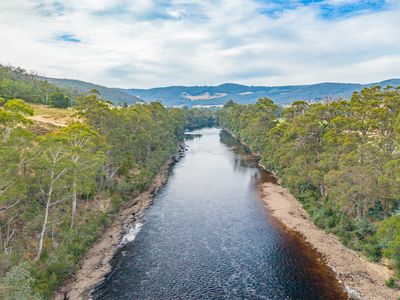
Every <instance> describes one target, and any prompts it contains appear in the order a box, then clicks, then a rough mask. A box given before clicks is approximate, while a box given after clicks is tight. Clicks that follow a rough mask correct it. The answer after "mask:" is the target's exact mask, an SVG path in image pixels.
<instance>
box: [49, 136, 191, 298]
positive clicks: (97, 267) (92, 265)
mask: <svg viewBox="0 0 400 300" xmlns="http://www.w3.org/2000/svg"><path fill="white" fill-rule="evenodd" d="M184 149H185V146H184V143H183V142H182V143H179V146H178V148H177V152H176V154H175V155H173V156H172V157H171V158H170V159H169V160H168V161H167V162H165V163H164V165H163V166H162V168H161V169H160V171H159V173H158V174H157V175H156V176H155V178H154V180H153V182H152V184H151V186H150V187H149V189H148V190H147V191H145V192H143V193H141V194H139V195H138V196H137V197H135V198H133V199H132V200H130V201H128V202H127V203H126V204H125V205H124V206H123V207H122V208H121V210H120V212H119V214H118V216H117V217H116V218H115V220H114V221H113V223H112V224H111V225H110V227H109V228H108V229H107V230H106V231H105V232H103V234H102V235H101V237H100V238H99V239H98V241H97V242H96V243H95V244H94V245H93V247H92V248H91V249H90V250H89V251H88V252H87V253H86V254H85V256H84V257H83V259H82V260H81V263H80V267H79V270H78V271H77V272H76V273H75V275H74V276H73V277H72V278H70V279H69V280H68V282H67V283H66V284H65V285H64V286H63V287H62V288H61V289H60V290H59V291H58V292H57V293H56V295H55V297H54V299H56V300H62V299H68V300H75V299H90V292H91V291H92V290H93V288H95V287H96V286H97V285H98V284H99V283H101V282H102V281H103V280H104V278H105V277H106V276H107V274H109V273H110V271H111V265H110V261H111V259H112V258H113V256H114V255H115V253H116V252H117V250H118V249H119V246H120V243H121V241H122V239H123V237H124V236H125V235H126V234H127V233H128V232H129V231H130V229H131V228H135V226H136V224H138V222H139V221H140V216H141V214H142V213H143V211H144V210H145V209H146V208H148V207H149V206H150V205H151V204H152V202H153V199H154V196H155V195H157V193H158V191H159V190H160V188H161V187H162V186H164V185H165V184H166V182H167V181H168V176H169V169H170V167H171V166H172V165H173V164H174V163H176V162H177V161H178V160H179V159H180V158H181V157H182V156H183V152H184Z"/></svg>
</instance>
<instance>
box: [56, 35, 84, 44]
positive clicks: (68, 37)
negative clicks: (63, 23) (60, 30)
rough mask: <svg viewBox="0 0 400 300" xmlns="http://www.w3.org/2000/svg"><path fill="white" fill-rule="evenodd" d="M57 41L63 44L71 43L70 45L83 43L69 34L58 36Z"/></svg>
mask: <svg viewBox="0 0 400 300" xmlns="http://www.w3.org/2000/svg"><path fill="white" fill-rule="evenodd" d="M57 40H58V41H62V42H69V43H81V42H82V41H81V40H80V39H79V38H77V37H76V36H75V35H73V34H68V33H64V34H60V35H58V36H57Z"/></svg>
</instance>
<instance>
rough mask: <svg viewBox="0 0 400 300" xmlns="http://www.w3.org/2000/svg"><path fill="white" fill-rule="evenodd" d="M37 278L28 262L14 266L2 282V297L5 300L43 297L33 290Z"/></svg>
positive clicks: (0, 294) (0, 287) (0, 289)
mask: <svg viewBox="0 0 400 300" xmlns="http://www.w3.org/2000/svg"><path fill="white" fill-rule="evenodd" d="M34 284H35V279H34V277H33V276H32V274H31V266H30V265H29V264H28V263H27V262H22V263H20V264H19V265H16V266H13V267H12V268H11V269H10V270H9V271H8V272H7V273H6V275H5V276H4V278H3V279H2V280H1V282H0V298H1V299H4V300H25V299H26V300H36V299H41V297H40V296H39V294H37V293H35V292H34V290H33V288H32V287H33V285H34Z"/></svg>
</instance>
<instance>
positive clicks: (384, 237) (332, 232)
mask: <svg viewBox="0 0 400 300" xmlns="http://www.w3.org/2000/svg"><path fill="white" fill-rule="evenodd" d="M219 122H220V126H221V127H222V128H224V129H225V130H227V131H228V132H230V133H231V134H232V135H233V136H235V137H236V138H237V139H238V140H239V141H241V142H242V143H243V144H244V145H247V147H248V148H249V149H250V151H251V152H253V153H256V154H257V156H259V157H260V164H261V165H262V166H263V167H264V169H265V170H267V171H269V172H272V173H273V174H274V175H275V176H276V178H279V183H280V184H281V185H282V186H264V187H262V188H261V190H262V191H263V194H264V196H263V198H264V200H266V204H267V206H268V207H269V208H270V209H271V211H272V213H273V214H275V215H276V216H277V217H278V219H280V220H281V221H282V222H283V223H284V224H285V225H286V226H287V227H288V228H291V229H294V230H297V231H299V232H300V233H301V234H303V235H304V236H305V238H306V239H307V240H308V241H309V242H310V243H311V244H312V245H313V246H314V247H315V248H317V250H319V252H320V253H321V254H322V255H324V256H325V257H326V260H327V263H328V264H329V265H330V266H332V267H333V269H334V271H335V272H336V273H337V274H338V278H339V280H341V281H342V282H344V283H345V284H346V285H347V286H348V287H349V288H348V289H347V290H348V291H350V292H351V293H353V294H354V297H356V298H357V296H356V293H355V291H353V290H351V288H353V287H354V289H358V291H357V293H360V294H361V296H362V297H365V298H367V299H400V298H399V296H400V293H399V287H400V285H399V276H400V239H399V238H400V198H399V195H400V190H399V184H398V183H399V180H400V177H399V175H400V169H399V167H400V163H399V162H400V151H399V150H400V88H395V87H387V88H385V89H381V88H380V87H371V88H366V89H364V90H362V91H361V92H356V93H354V94H353V96H352V98H351V99H350V100H347V101H346V100H337V101H332V100H331V101H322V102H319V103H314V104H310V103H307V102H305V101H296V102H294V103H293V104H292V105H291V106H288V107H285V108H282V107H279V106H278V105H276V104H275V103H273V101H271V100H270V99H267V98H264V99H259V100H258V101H257V103H256V104H248V105H240V104H236V103H234V102H232V101H231V102H227V103H226V104H225V105H224V107H223V108H222V109H221V111H220V114H219ZM278 187H279V188H278ZM292 195H293V196H292ZM293 197H294V198H293ZM276 199H278V200H276ZM294 199H297V200H294ZM294 216H296V217H294ZM313 224H315V225H313ZM308 231H310V232H313V234H314V233H315V235H314V236H313V234H310V233H309V232H308ZM317 236H319V237H320V239H319V240H318V239H317V238H316V237H317ZM330 245H332V248H333V247H334V248H335V249H336V251H333V252H329V251H331V250H333V249H329V246H330ZM340 253H343V254H344V256H346V258H345V259H343V258H342V257H341V254H340ZM342 259H343V260H342ZM374 262H375V263H374ZM377 263H380V264H381V265H380V264H377ZM386 266H387V267H386ZM364 268H365V270H364ZM388 269H390V271H388Z"/></svg>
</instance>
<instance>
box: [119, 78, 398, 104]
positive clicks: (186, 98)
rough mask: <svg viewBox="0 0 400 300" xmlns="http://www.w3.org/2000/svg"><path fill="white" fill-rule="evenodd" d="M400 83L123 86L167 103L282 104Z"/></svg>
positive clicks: (344, 95)
mask: <svg viewBox="0 0 400 300" xmlns="http://www.w3.org/2000/svg"><path fill="white" fill-rule="evenodd" d="M374 85H379V86H382V87H384V86H387V85H392V86H399V85H400V79H390V80H386V81H382V82H378V83H371V84H354V83H318V84H311V85H292V86H290V85H289V86H246V85H239V84H233V83H225V84H222V85H219V86H171V87H161V88H152V89H121V91H124V92H127V93H129V94H131V95H134V96H137V97H140V98H141V99H143V100H145V101H156V100H158V101H161V102H162V103H164V104H165V105H167V106H178V105H186V106H196V105H201V106H208V105H222V104H224V103H225V102H227V101H229V100H233V101H235V102H237V103H242V104H247V103H254V102H256V101H257V99H259V98H262V97H268V98H271V99H272V100H274V101H275V102H276V103H280V104H290V103H292V102H293V101H295V100H306V101H312V102H313V101H320V100H323V99H325V98H327V97H331V98H344V99H348V98H350V97H351V94H352V93H353V92H354V91H360V90H361V89H362V88H364V87H370V86H374Z"/></svg>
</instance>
